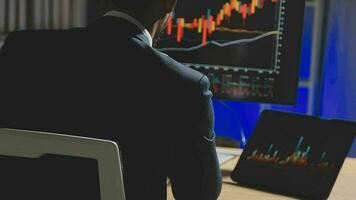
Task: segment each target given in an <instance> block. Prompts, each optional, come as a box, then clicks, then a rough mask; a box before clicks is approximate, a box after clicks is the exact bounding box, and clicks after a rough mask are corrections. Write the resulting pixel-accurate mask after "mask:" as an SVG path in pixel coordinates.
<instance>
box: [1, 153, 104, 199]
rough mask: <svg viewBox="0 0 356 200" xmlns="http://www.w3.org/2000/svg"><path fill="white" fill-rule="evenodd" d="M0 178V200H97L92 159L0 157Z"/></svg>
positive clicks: (95, 166)
mask: <svg viewBox="0 0 356 200" xmlns="http://www.w3.org/2000/svg"><path fill="white" fill-rule="evenodd" d="M0 177H1V178H0V188H1V192H0V199H36V200H49V199H85V200H100V183H99V173H98V163H97V160H95V159H88V158H82V157H73V156H62V155H53V154H46V155H44V156H42V157H40V158H21V157H11V156H0Z"/></svg>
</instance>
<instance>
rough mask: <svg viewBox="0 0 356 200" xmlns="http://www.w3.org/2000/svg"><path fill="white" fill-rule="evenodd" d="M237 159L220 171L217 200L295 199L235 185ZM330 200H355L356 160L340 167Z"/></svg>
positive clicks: (350, 159) (236, 150) (230, 150)
mask: <svg viewBox="0 0 356 200" xmlns="http://www.w3.org/2000/svg"><path fill="white" fill-rule="evenodd" d="M218 151H222V152H226V153H237V154H238V155H241V152H242V150H241V149H230V148H220V147H218ZM238 159H239V157H236V158H234V159H232V160H230V161H228V162H226V163H224V164H223V165H221V170H222V173H223V187H222V190H221V194H220V197H219V200H235V199H241V200H285V199H286V200H288V199H295V198H290V197H286V196H281V195H276V194H271V193H268V192H262V191H258V190H253V189H248V188H244V187H241V186H238V185H236V184H235V183H234V182H233V181H232V180H231V178H230V174H231V172H232V170H233V169H234V168H235V165H236V163H237V161H238ZM167 192H168V198H167V199H168V200H174V198H173V195H172V192H171V188H170V186H168V191H167ZM329 199H330V200H355V199H356V159H353V158H347V159H346V161H345V163H344V166H343V167H342V169H341V171H340V174H339V177H338V178H337V181H336V183H335V185H334V188H333V190H332V192H331V194H330V198H329Z"/></svg>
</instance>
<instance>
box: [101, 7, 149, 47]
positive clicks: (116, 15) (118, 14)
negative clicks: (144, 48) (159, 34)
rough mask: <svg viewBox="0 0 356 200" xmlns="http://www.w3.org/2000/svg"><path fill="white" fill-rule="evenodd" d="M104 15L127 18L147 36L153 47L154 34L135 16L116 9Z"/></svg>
mask: <svg viewBox="0 0 356 200" xmlns="http://www.w3.org/2000/svg"><path fill="white" fill-rule="evenodd" d="M104 16H111V17H117V18H122V19H125V20H127V21H129V22H131V23H133V24H134V25H136V26H137V27H138V28H139V29H140V30H141V31H142V33H143V34H144V35H145V36H146V37H147V39H148V42H149V45H150V46H151V47H152V44H153V41H152V36H151V34H150V32H148V30H147V29H146V28H145V27H144V26H143V25H142V24H141V23H140V22H139V21H137V20H136V19H135V18H134V17H132V16H130V15H128V14H126V13H123V12H120V11H116V10H112V11H108V12H107V13H106V14H105V15H104Z"/></svg>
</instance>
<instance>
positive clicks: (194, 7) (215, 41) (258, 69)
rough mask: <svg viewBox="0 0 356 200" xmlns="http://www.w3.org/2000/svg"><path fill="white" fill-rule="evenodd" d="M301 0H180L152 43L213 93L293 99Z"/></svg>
mask: <svg viewBox="0 0 356 200" xmlns="http://www.w3.org/2000/svg"><path fill="white" fill-rule="evenodd" d="M304 6H305V0H195V1H194V2H193V1H190V0H181V1H179V2H178V4H177V7H176V10H175V12H174V13H173V15H172V16H171V17H170V18H169V19H168V26H167V29H166V30H165V33H164V35H163V36H162V37H161V39H160V41H159V42H158V44H157V46H156V48H157V49H158V50H160V51H161V52H163V53H166V54H168V55H170V56H171V57H173V58H174V59H176V60H177V61H179V62H181V63H184V64H185V65H187V66H189V67H192V68H194V69H197V70H198V71H201V72H203V73H205V74H206V75H207V76H208V77H209V78H210V82H211V90H212V91H213V93H214V97H215V98H218V99H229V100H240V101H252V102H254V101H256V102H267V103H278V104H295V101H296V96H297V87H298V76H299V61H300V49H301V38H302V30H303V18H304Z"/></svg>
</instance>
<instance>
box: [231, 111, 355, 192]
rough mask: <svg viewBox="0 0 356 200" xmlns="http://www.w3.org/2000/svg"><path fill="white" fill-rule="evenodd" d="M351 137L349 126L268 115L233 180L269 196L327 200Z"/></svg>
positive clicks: (275, 113)
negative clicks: (277, 195) (271, 193)
mask: <svg viewBox="0 0 356 200" xmlns="http://www.w3.org/2000/svg"><path fill="white" fill-rule="evenodd" d="M354 134H355V125H354V124H352V123H347V122H341V121H339V122H336V121H328V120H321V119H318V118H313V117H307V116H302V115H294V114H286V113H279V112H273V111H266V112H264V113H263V114H262V116H261V119H260V121H259V123H258V125H257V127H256V129H255V132H254V134H253V136H252V137H251V139H250V141H249V143H248V145H247V146H246V148H245V150H244V152H243V154H242V155H241V157H240V159H239V162H238V164H237V166H236V168H235V170H234V172H233V173H232V178H233V180H235V181H237V182H238V183H240V184H242V185H248V186H252V187H257V188H261V189H265V190H268V191H272V192H278V193H282V194H287V195H292V196H297V197H305V198H312V199H324V198H327V196H328V195H329V194H330V192H331V189H332V187H333V185H334V183H335V180H336V177H337V175H338V173H339V171H340V169H341V167H342V165H343V162H344V160H345V157H346V156H347V153H348V151H349V149H350V147H351V145H352V142H353V138H354Z"/></svg>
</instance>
